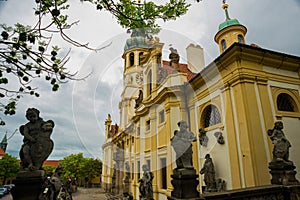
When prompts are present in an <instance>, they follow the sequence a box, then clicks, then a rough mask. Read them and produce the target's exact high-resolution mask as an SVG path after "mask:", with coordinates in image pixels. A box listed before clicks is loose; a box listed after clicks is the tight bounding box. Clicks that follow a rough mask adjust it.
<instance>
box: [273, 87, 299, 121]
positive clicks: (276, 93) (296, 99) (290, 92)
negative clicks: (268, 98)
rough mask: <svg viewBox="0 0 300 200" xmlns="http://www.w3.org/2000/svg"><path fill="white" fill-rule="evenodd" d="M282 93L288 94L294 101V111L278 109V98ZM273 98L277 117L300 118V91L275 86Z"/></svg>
mask: <svg viewBox="0 0 300 200" xmlns="http://www.w3.org/2000/svg"><path fill="white" fill-rule="evenodd" d="M280 94H287V95H288V96H289V97H290V98H291V100H292V101H293V102H292V104H293V106H294V108H295V109H294V111H293V112H291V111H281V110H279V109H278V106H277V98H278V96H279V95H280ZM272 98H273V103H274V109H275V115H276V117H297V118H300V112H299V108H300V97H299V91H298V90H295V89H284V88H275V87H272Z"/></svg>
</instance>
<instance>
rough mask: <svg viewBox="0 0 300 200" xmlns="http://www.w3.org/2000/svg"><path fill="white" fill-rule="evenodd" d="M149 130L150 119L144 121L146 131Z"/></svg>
mask: <svg viewBox="0 0 300 200" xmlns="http://www.w3.org/2000/svg"><path fill="white" fill-rule="evenodd" d="M149 130H150V119H149V120H147V121H146V131H149Z"/></svg>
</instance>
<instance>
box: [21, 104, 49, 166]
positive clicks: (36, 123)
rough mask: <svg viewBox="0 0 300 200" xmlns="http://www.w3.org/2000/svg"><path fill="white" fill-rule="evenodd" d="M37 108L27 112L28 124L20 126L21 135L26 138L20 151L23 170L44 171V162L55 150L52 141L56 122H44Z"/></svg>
mask: <svg viewBox="0 0 300 200" xmlns="http://www.w3.org/2000/svg"><path fill="white" fill-rule="evenodd" d="M39 114H40V111H39V110H38V109H36V108H29V109H27V111H26V118H27V119H28V121H29V122H28V123H27V124H25V125H22V126H20V133H21V134H22V135H23V136H24V139H23V145H22V147H21V150H20V158H21V170H30V171H33V170H39V169H42V165H43V162H44V161H45V160H46V159H47V158H48V156H49V155H50V153H51V152H52V150H53V141H52V140H51V139H50V135H51V133H52V130H53V127H54V122H53V121H52V120H48V121H44V120H43V119H42V118H41V117H40V116H39Z"/></svg>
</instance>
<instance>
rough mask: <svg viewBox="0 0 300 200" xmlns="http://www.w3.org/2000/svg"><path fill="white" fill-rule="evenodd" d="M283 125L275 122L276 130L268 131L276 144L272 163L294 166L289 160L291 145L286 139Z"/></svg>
mask: <svg viewBox="0 0 300 200" xmlns="http://www.w3.org/2000/svg"><path fill="white" fill-rule="evenodd" d="M282 129H283V123H282V122H281V121H278V122H275V124H274V128H273V129H269V130H268V135H269V136H270V139H271V140H272V143H273V144H274V148H273V160H272V161H271V163H276V162H284V163H285V164H287V165H293V162H292V161H290V160H289V148H290V147H291V143H290V142H289V141H288V140H287V138H286V137H285V135H284V133H283V131H282Z"/></svg>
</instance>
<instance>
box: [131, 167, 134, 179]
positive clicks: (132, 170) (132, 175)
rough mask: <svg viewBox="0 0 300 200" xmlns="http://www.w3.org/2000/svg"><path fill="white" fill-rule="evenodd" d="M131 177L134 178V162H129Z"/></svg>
mask: <svg viewBox="0 0 300 200" xmlns="http://www.w3.org/2000/svg"><path fill="white" fill-rule="evenodd" d="M131 179H134V163H131Z"/></svg>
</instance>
